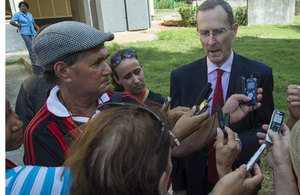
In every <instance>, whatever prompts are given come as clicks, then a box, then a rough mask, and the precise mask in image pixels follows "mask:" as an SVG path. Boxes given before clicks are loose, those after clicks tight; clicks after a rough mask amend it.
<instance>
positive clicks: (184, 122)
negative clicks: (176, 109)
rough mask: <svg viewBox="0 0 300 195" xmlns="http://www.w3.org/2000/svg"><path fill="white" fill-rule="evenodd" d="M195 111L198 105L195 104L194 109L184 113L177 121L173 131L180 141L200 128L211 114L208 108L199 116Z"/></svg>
mask: <svg viewBox="0 0 300 195" xmlns="http://www.w3.org/2000/svg"><path fill="white" fill-rule="evenodd" d="M195 111H196V107H195V106H194V107H193V108H192V109H190V110H189V111H187V112H186V113H185V114H183V115H182V116H181V117H180V118H179V119H178V121H177V122H176V124H175V126H174V128H173V132H174V134H175V135H176V137H177V139H179V141H181V140H183V139H184V138H186V137H187V136H189V135H191V134H192V133H194V132H195V131H196V130H198V129H199V128H200V127H201V125H202V123H203V121H205V120H206V119H207V118H208V116H209V111H208V110H207V111H206V112H204V113H202V114H200V115H197V116H194V113H195Z"/></svg>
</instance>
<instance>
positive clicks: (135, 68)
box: [110, 49, 190, 121]
mask: <svg viewBox="0 0 300 195" xmlns="http://www.w3.org/2000/svg"><path fill="white" fill-rule="evenodd" d="M110 68H111V70H112V74H111V77H112V84H113V86H114V90H115V91H121V92H123V91H126V92H127V93H129V94H131V95H133V96H135V97H136V98H138V99H139V100H141V101H142V102H145V103H146V104H147V102H149V101H154V102H157V103H159V104H164V102H165V99H164V98H163V96H162V95H161V94H159V93H154V92H152V91H150V90H149V89H148V88H147V87H146V81H145V76H144V71H143V67H142V65H141V63H140V61H139V59H138V57H137V55H136V53H135V51H134V50H132V49H125V50H120V51H118V52H117V53H116V54H114V55H113V56H112V58H111V60H110ZM189 109H190V108H188V107H182V106H178V107H176V108H174V109H172V110H170V111H169V116H170V117H171V118H172V119H174V121H177V120H178V119H179V118H180V117H181V116H182V115H183V114H184V113H186V112H187V111H188V110H189Z"/></svg>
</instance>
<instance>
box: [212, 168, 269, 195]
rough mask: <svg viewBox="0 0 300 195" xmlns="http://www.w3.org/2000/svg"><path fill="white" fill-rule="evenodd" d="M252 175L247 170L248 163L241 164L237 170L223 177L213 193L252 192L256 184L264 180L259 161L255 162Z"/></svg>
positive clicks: (232, 194)
mask: <svg viewBox="0 0 300 195" xmlns="http://www.w3.org/2000/svg"><path fill="white" fill-rule="evenodd" d="M253 168H254V173H255V175H254V176H253V177H252V176H251V175H250V174H249V173H248V172H247V170H246V165H244V164H243V165H241V166H240V167H239V168H238V169H236V170H235V171H233V172H231V173H229V174H227V175H225V176H224V177H222V178H221V179H220V180H219V181H218V183H217V184H216V185H215V187H214V188H213V191H212V193H211V194H213V195H221V194H222V195H246V194H251V192H253V191H254V189H255V188H256V186H257V185H258V184H259V183H260V182H262V180H263V175H262V172H261V169H260V167H259V166H258V164H257V163H255V164H254V167H253Z"/></svg>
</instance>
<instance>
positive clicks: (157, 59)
mask: <svg viewBox="0 0 300 195" xmlns="http://www.w3.org/2000/svg"><path fill="white" fill-rule="evenodd" d="M299 24H300V17H299V16H297V17H295V25H287V26H280V25H275V26H274V25H266V26H251V27H247V26H241V27H239V31H238V34H237V37H236V38H235V40H234V43H233V49H234V51H235V52H237V53H239V54H241V55H243V56H245V57H248V58H251V59H253V60H257V61H260V62H263V63H265V64H267V65H269V66H270V67H272V69H273V76H274V91H273V97H274V102H275V108H277V109H280V110H283V111H284V112H285V113H286V118H285V122H286V121H287V118H288V109H287V102H286V90H287V86H288V85H289V84H298V85H300V61H299V56H300V25H299ZM158 37H159V39H158V40H155V41H148V42H147V41H146V42H136V43H129V44H122V45H118V44H115V43H113V44H108V45H107V48H108V50H109V52H110V53H111V54H113V53H114V52H116V51H117V50H119V49H124V48H133V49H134V50H136V52H137V54H138V57H139V59H140V61H141V63H142V65H143V67H144V72H145V75H146V82H147V87H148V88H149V89H150V90H152V91H154V92H157V93H161V94H162V95H163V96H164V97H167V96H168V95H169V87H170V82H169V79H170V73H171V71H172V70H174V69H176V68H178V67H179V66H181V65H183V64H187V63H190V62H192V61H194V60H196V59H199V58H202V57H204V56H205V53H204V51H203V50H202V47H201V44H200V41H199V38H198V37H197V35H196V29H195V28H185V29H183V30H174V31H164V32H160V33H159V34H158ZM261 166H262V169H263V173H264V176H265V179H264V181H263V189H262V190H261V191H260V193H259V194H273V182H272V180H273V179H272V171H271V170H270V168H269V166H268V164H267V162H266V157H265V155H263V156H262V160H261Z"/></svg>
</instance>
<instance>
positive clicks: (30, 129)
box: [23, 109, 50, 165]
mask: <svg viewBox="0 0 300 195" xmlns="http://www.w3.org/2000/svg"><path fill="white" fill-rule="evenodd" d="M45 112H46V109H44V110H43V111H42V112H40V113H39V115H36V116H35V117H34V118H33V119H32V121H31V122H30V125H28V126H27V128H26V130H25V131H26V133H25V136H24V141H23V143H24V147H25V149H26V152H27V156H26V152H25V164H26V165H35V156H34V149H33V141H32V133H33V131H34V130H35V127H36V126H37V125H38V124H40V122H41V121H43V120H44V119H45V118H47V117H48V116H49V115H50V113H49V112H48V113H46V114H45V115H44V116H43V117H40V116H42V115H43V114H44V113H45ZM26 135H27V136H28V137H27V136H26ZM26 140H29V143H27V142H26ZM29 150H30V152H31V153H29ZM30 157H31V158H30ZM30 159H31V160H30ZM30 161H31V162H30Z"/></svg>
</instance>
